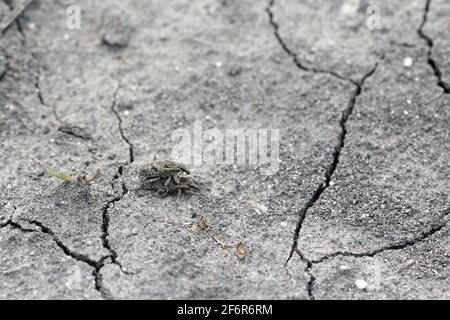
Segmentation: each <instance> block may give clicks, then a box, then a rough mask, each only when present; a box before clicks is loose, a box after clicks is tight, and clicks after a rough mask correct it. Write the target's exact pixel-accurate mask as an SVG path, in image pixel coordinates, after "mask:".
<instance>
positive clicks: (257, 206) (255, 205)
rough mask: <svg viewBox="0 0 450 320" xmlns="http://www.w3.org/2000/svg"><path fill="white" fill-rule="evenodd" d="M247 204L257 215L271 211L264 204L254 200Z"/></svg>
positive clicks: (248, 201)
mask: <svg viewBox="0 0 450 320" xmlns="http://www.w3.org/2000/svg"><path fill="white" fill-rule="evenodd" d="M246 203H247V204H248V206H249V207H250V209H253V210H254V211H255V212H256V213H257V214H261V213H267V212H268V211H269V209H267V207H266V206H265V205H263V204H262V203H259V202H256V201H253V200H247V201H246Z"/></svg>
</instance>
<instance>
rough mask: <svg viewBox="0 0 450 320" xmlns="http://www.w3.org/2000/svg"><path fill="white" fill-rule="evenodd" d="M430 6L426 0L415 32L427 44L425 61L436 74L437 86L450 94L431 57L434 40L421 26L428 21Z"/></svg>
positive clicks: (428, 0)
mask: <svg viewBox="0 0 450 320" xmlns="http://www.w3.org/2000/svg"><path fill="white" fill-rule="evenodd" d="M430 7H431V0H427V2H426V4H425V8H424V12H423V18H422V23H421V24H420V26H419V29H418V30H417V33H418V34H419V36H420V37H421V38H422V39H424V40H425V42H426V43H427V46H428V52H427V61H428V64H429V65H430V67H431V69H433V72H434V75H435V76H436V78H437V80H438V82H437V85H438V86H439V87H441V88H442V90H444V93H445V94H450V84H448V83H445V82H444V80H442V72H441V69H440V68H439V66H438V63H437V62H436V60H434V58H433V46H434V41H433V39H431V37H429V36H428V35H426V34H425V33H424V32H423V28H424V27H425V24H426V23H427V21H428V12H429V11H430Z"/></svg>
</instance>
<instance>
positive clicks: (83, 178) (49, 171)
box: [37, 161, 101, 183]
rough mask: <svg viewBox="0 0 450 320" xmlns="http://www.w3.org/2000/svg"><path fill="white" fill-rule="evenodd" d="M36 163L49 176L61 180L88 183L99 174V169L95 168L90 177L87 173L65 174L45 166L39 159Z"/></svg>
mask: <svg viewBox="0 0 450 320" xmlns="http://www.w3.org/2000/svg"><path fill="white" fill-rule="evenodd" d="M37 163H38V165H39V166H41V167H42V168H43V169H44V170H45V171H46V172H47V174H48V175H49V176H52V177H55V178H58V179H60V180H63V181H79V182H85V183H90V182H92V181H94V180H96V179H97V178H98V177H100V176H101V172H100V170H97V171H96V173H95V174H94V175H93V176H91V177H90V176H88V175H81V176H78V177H71V176H69V175H66V174H65V173H62V172H59V171H56V170H53V169H50V168H47V167H45V166H44V165H43V163H42V162H40V161H37Z"/></svg>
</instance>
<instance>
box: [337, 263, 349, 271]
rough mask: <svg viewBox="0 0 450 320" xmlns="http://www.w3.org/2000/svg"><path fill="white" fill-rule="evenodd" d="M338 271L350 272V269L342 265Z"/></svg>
mask: <svg viewBox="0 0 450 320" xmlns="http://www.w3.org/2000/svg"><path fill="white" fill-rule="evenodd" d="M339 270H341V271H348V270H350V267H349V266H347V265H345V264H343V265H342V266H340V267H339Z"/></svg>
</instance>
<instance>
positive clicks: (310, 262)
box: [295, 208, 450, 300]
mask: <svg viewBox="0 0 450 320" xmlns="http://www.w3.org/2000/svg"><path fill="white" fill-rule="evenodd" d="M449 214H450V208H449V209H446V210H445V211H444V213H443V216H442V218H441V220H443V221H442V222H441V223H440V224H438V225H436V226H434V227H432V228H430V230H428V231H426V232H423V233H422V234H421V235H419V236H417V237H416V238H414V239H410V240H404V241H402V242H399V243H396V244H391V245H387V246H384V247H381V248H378V249H375V250H372V251H370V252H360V253H355V252H345V251H338V252H334V253H331V254H327V255H324V256H323V257H321V258H319V259H316V260H310V259H308V258H306V257H305V255H304V254H303V253H302V252H301V251H300V249H298V248H295V252H296V253H297V254H298V255H299V257H300V259H301V260H302V261H303V262H304V263H306V268H305V270H304V271H305V272H306V274H307V275H308V277H309V281H308V284H307V290H308V295H309V298H310V300H314V299H315V297H314V293H313V290H314V282H315V280H316V277H315V276H314V275H313V274H312V272H311V269H312V267H313V266H314V265H315V264H320V263H323V262H324V261H327V260H329V259H332V258H335V257H338V256H342V257H355V258H364V257H374V256H376V255H378V254H380V253H383V252H385V251H389V250H403V249H406V248H408V247H412V246H414V245H416V244H417V243H420V242H422V241H425V240H427V239H428V238H430V237H431V236H433V235H434V234H436V233H437V232H439V231H441V230H442V228H444V227H445V226H446V224H447V222H446V221H445V218H446V217H447V216H448V215H449Z"/></svg>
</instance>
